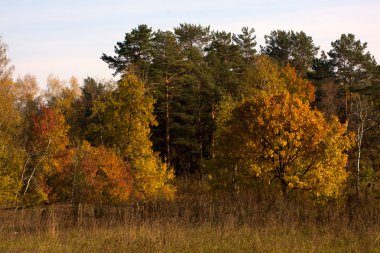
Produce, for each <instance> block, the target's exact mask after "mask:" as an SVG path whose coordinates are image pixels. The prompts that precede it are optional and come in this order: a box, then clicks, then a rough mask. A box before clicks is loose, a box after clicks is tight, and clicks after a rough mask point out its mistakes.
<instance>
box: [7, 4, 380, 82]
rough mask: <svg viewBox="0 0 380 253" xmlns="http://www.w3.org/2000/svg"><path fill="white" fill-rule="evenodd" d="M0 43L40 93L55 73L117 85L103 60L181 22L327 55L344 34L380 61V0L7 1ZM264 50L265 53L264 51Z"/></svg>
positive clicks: (17, 69)
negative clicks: (310, 44)
mask: <svg viewBox="0 0 380 253" xmlns="http://www.w3.org/2000/svg"><path fill="white" fill-rule="evenodd" d="M0 4H1V10H2V11H1V15H0V36H2V41H3V42H5V43H6V44H7V45H8V57H9V58H10V59H11V62H12V64H13V65H14V66H15V76H14V77H15V78H18V77H23V76H24V75H25V74H28V73H29V74H32V75H35V76H36V77H37V80H38V82H39V85H40V86H41V87H45V86H46V79H47V77H48V75H49V74H52V75H55V76H57V77H58V78H60V79H63V80H69V79H70V77H71V76H75V77H77V78H78V79H79V80H83V79H84V78H86V77H88V76H91V77H93V78H96V79H97V80H109V79H112V78H113V76H112V73H113V70H110V69H109V68H108V66H107V64H106V63H104V62H103V61H102V60H100V56H101V55H102V53H106V54H113V48H114V45H115V44H116V42H118V41H122V40H123V38H124V34H125V33H126V32H130V31H131V29H133V28H135V27H137V26H138V25H139V24H147V25H149V26H151V27H152V28H153V29H154V30H157V29H161V30H173V27H177V26H178V25H179V24H180V23H192V24H201V25H204V26H208V25H210V27H211V29H213V30H225V31H228V32H233V33H239V32H240V30H241V28H242V27H243V26H248V27H250V28H254V29H255V30H256V33H255V34H256V36H257V42H258V45H264V35H266V34H269V33H270V32H271V31H272V30H277V29H281V30H294V31H301V30H302V31H304V32H305V33H306V34H307V35H309V36H311V37H312V38H313V41H314V44H315V45H316V46H320V48H321V50H325V51H328V50H330V48H331V46H330V45H331V42H332V41H335V40H337V39H339V37H340V35H341V34H343V33H353V34H355V36H356V38H357V39H360V40H361V41H362V42H367V43H368V50H369V51H370V53H371V54H372V55H374V56H375V58H376V60H377V62H378V63H379V62H380V14H379V13H380V1H379V0H357V1H354V0H345V1H343V0H329V1H327V0H319V1H317V0H266V1H264V0H250V1H249V0H228V1H227V0H192V1H188V0H156V1H153V0H138V1H136V0H135V1H130V0H124V1H122V0H61V1H58V0H33V1H30V0H1V1H0ZM257 49H258V50H259V46H257Z"/></svg>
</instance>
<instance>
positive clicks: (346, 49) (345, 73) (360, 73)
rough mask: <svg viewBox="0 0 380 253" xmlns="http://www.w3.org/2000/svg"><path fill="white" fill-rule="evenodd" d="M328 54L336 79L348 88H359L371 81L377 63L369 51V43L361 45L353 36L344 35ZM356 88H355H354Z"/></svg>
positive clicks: (333, 44)
mask: <svg viewBox="0 0 380 253" xmlns="http://www.w3.org/2000/svg"><path fill="white" fill-rule="evenodd" d="M331 46H332V49H331V50H330V51H329V52H328V53H327V54H328V55H329V56H330V59H331V60H330V62H331V63H330V64H331V66H332V72H333V74H334V77H335V79H336V80H337V81H338V82H340V83H341V84H343V85H345V86H348V88H350V89H351V88H357V87H358V86H360V84H363V83H364V82H366V81H368V80H370V79H371V78H372V77H373V74H374V73H375V70H376V61H375V59H374V57H373V56H372V55H371V54H370V53H369V52H368V51H367V52H366V49H367V43H366V42H364V43H361V41H360V40H356V39H355V35H353V34H342V35H341V37H340V39H338V40H336V41H334V42H332V43H331ZM354 86H355V87H354Z"/></svg>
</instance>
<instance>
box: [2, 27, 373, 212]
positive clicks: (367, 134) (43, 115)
mask: <svg viewBox="0 0 380 253" xmlns="http://www.w3.org/2000/svg"><path fill="white" fill-rule="evenodd" d="M256 47H257V43H256V36H255V31H254V29H252V28H248V27H243V28H242V30H241V33H239V34H233V33H230V32H226V31H212V30H211V29H210V27H203V26H200V25H193V24H180V25H179V26H178V27H175V28H174V30H173V31H162V30H157V31H153V30H152V29H151V28H150V27H149V26H147V25H139V26H138V27H136V28H134V29H132V30H131V31H130V32H127V33H126V34H125V37H124V39H123V40H122V41H120V42H117V43H116V45H115V54H114V55H106V54H103V55H102V56H101V59H102V60H103V61H104V62H105V63H107V64H108V66H109V67H110V68H111V69H113V70H114V71H115V72H114V73H115V75H118V76H119V77H120V80H119V81H117V82H102V81H97V80H95V79H93V78H91V77H88V78H86V79H85V80H84V81H83V84H82V85H79V83H78V81H77V80H76V79H75V78H72V79H71V80H70V81H69V85H67V84H65V82H64V81H62V80H58V79H57V78H54V77H52V76H51V77H49V78H48V81H47V84H48V86H47V87H48V88H47V90H46V91H43V92H39V93H38V89H37V84H36V80H35V78H34V77H33V76H30V75H26V76H25V77H24V78H22V79H18V80H13V79H12V67H11V66H10V64H9V62H8V59H7V57H6V46H5V45H4V44H2V45H1V51H0V52H1V55H0V56H1V57H0V59H1V60H0V71H1V72H0V74H1V92H2V95H1V99H2V104H3V107H2V109H1V110H2V112H1V114H0V120H1V121H2V124H1V129H0V134H1V135H2V137H3V138H1V139H2V143H1V144H0V146H1V151H0V156H1V157H2V159H1V163H2V166H1V168H2V169H1V173H0V180H1V181H2V183H1V190H0V202H1V203H2V204H3V205H9V204H23V205H32V204H37V203H44V202H46V203H53V202H58V201H71V202H75V203H83V202H86V203H88V202H90V203H120V202H125V201H128V200H131V199H152V198H172V197H173V196H174V195H175V187H174V177H175V176H177V177H188V176H195V177H197V178H199V179H200V180H205V181H207V182H208V183H209V184H210V186H212V187H213V188H214V189H222V190H225V191H229V192H232V193H234V194H238V193H239V192H240V191H242V190H244V189H249V188H250V187H255V186H265V187H268V186H269V185H270V187H272V188H274V189H277V190H278V191H279V192H282V193H283V194H284V195H290V194H292V192H303V193H305V195H307V196H310V197H312V198H314V199H336V198H338V197H340V196H342V195H344V194H347V193H348V192H351V191H356V193H357V195H360V194H361V193H364V192H366V193H367V192H368V191H371V193H372V194H375V196H377V195H376V194H377V183H378V182H377V177H378V173H379V155H378V154H379V146H378V143H379V140H378V136H379V135H378V125H377V122H378V112H379V109H380V108H379V100H378V96H377V94H378V91H379V80H380V79H379V76H380V67H379V66H378V65H377V63H376V61H375V59H374V57H373V56H372V55H371V54H370V53H369V52H368V51H367V43H362V42H361V41H360V40H358V39H356V38H355V36H354V35H353V34H342V35H341V37H340V38H339V39H337V40H336V41H333V42H332V43H331V49H330V50H329V51H327V52H324V51H321V52H319V47H317V46H316V45H314V42H313V40H312V37H310V36H308V35H306V34H305V33H304V32H302V31H301V32H295V31H282V30H276V31H272V32H271V33H270V34H269V35H266V36H265V45H263V46H260V50H259V51H257V50H256Z"/></svg>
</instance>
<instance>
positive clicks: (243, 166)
mask: <svg viewBox="0 0 380 253" xmlns="http://www.w3.org/2000/svg"><path fill="white" fill-rule="evenodd" d="M290 78H291V77H290ZM233 103H234V104H233V106H231V102H229V101H228V100H225V102H224V104H223V105H222V108H221V113H220V114H219V119H218V128H217V157H216V159H215V161H214V163H213V167H212V169H211V171H210V178H211V179H212V180H211V182H213V183H214V184H215V185H219V186H222V187H229V188H231V189H233V190H234V191H237V190H239V189H240V188H241V187H245V186H248V185H250V184H252V182H254V181H255V180H256V181H257V179H258V178H260V179H263V181H264V182H268V183H271V184H275V185H278V186H279V187H280V188H281V190H282V192H283V193H284V194H288V193H290V192H292V191H293V190H303V191H305V192H308V193H310V194H311V195H313V196H314V197H325V198H337V197H338V196H339V195H340V194H341V193H342V189H343V186H344V184H345V182H346V179H347V177H348V173H347V172H346V170H345V166H346V163H347V154H346V151H347V149H349V148H350V145H351V144H352V139H351V137H350V136H349V135H347V134H346V126H345V125H342V124H340V123H339V121H338V119H337V118H336V117H332V118H330V119H326V118H325V117H324V115H323V114H322V113H321V112H319V111H317V110H313V109H312V108H311V107H310V105H309V104H308V103H307V102H303V98H302V97H301V98H300V97H298V96H296V95H291V94H290V93H289V92H288V91H286V90H285V91H282V92H277V93H275V94H270V93H268V92H266V91H263V92H260V93H258V94H256V96H255V97H254V98H250V99H245V100H242V101H240V102H233Z"/></svg>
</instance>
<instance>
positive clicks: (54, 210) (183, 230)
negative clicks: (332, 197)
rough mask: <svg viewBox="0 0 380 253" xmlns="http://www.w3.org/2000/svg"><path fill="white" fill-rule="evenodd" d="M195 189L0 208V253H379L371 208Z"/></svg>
mask: <svg viewBox="0 0 380 253" xmlns="http://www.w3.org/2000/svg"><path fill="white" fill-rule="evenodd" d="M193 186H194V182H182V183H181V187H180V190H179V193H178V197H177V199H176V200H175V201H172V202H165V201H159V200H157V201H152V202H149V203H134V204H131V205H126V206H117V207H116V206H92V205H70V204H59V205H58V204H56V205H47V206H38V207H30V208H23V209H17V210H16V209H14V208H9V209H2V210H1V211H0V252H380V212H379V211H380V208H379V206H378V205H377V204H376V203H375V202H373V201H371V202H366V201H352V200H351V202H350V203H349V205H348V204H347V202H346V201H342V202H340V203H339V202H335V203H330V204H327V205H325V206H318V205H315V204H313V203H312V202H308V201H305V200H304V199H297V198H292V199H287V200H284V199H283V198H281V197H279V196H277V195H276V194H271V193H270V192H269V191H250V192H245V193H242V194H241V196H240V197H239V198H237V197H236V196H232V195H228V194H226V193H219V194H211V193H208V192H206V191H203V190H202V187H198V186H197V187H193ZM264 192H265V193H264Z"/></svg>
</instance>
